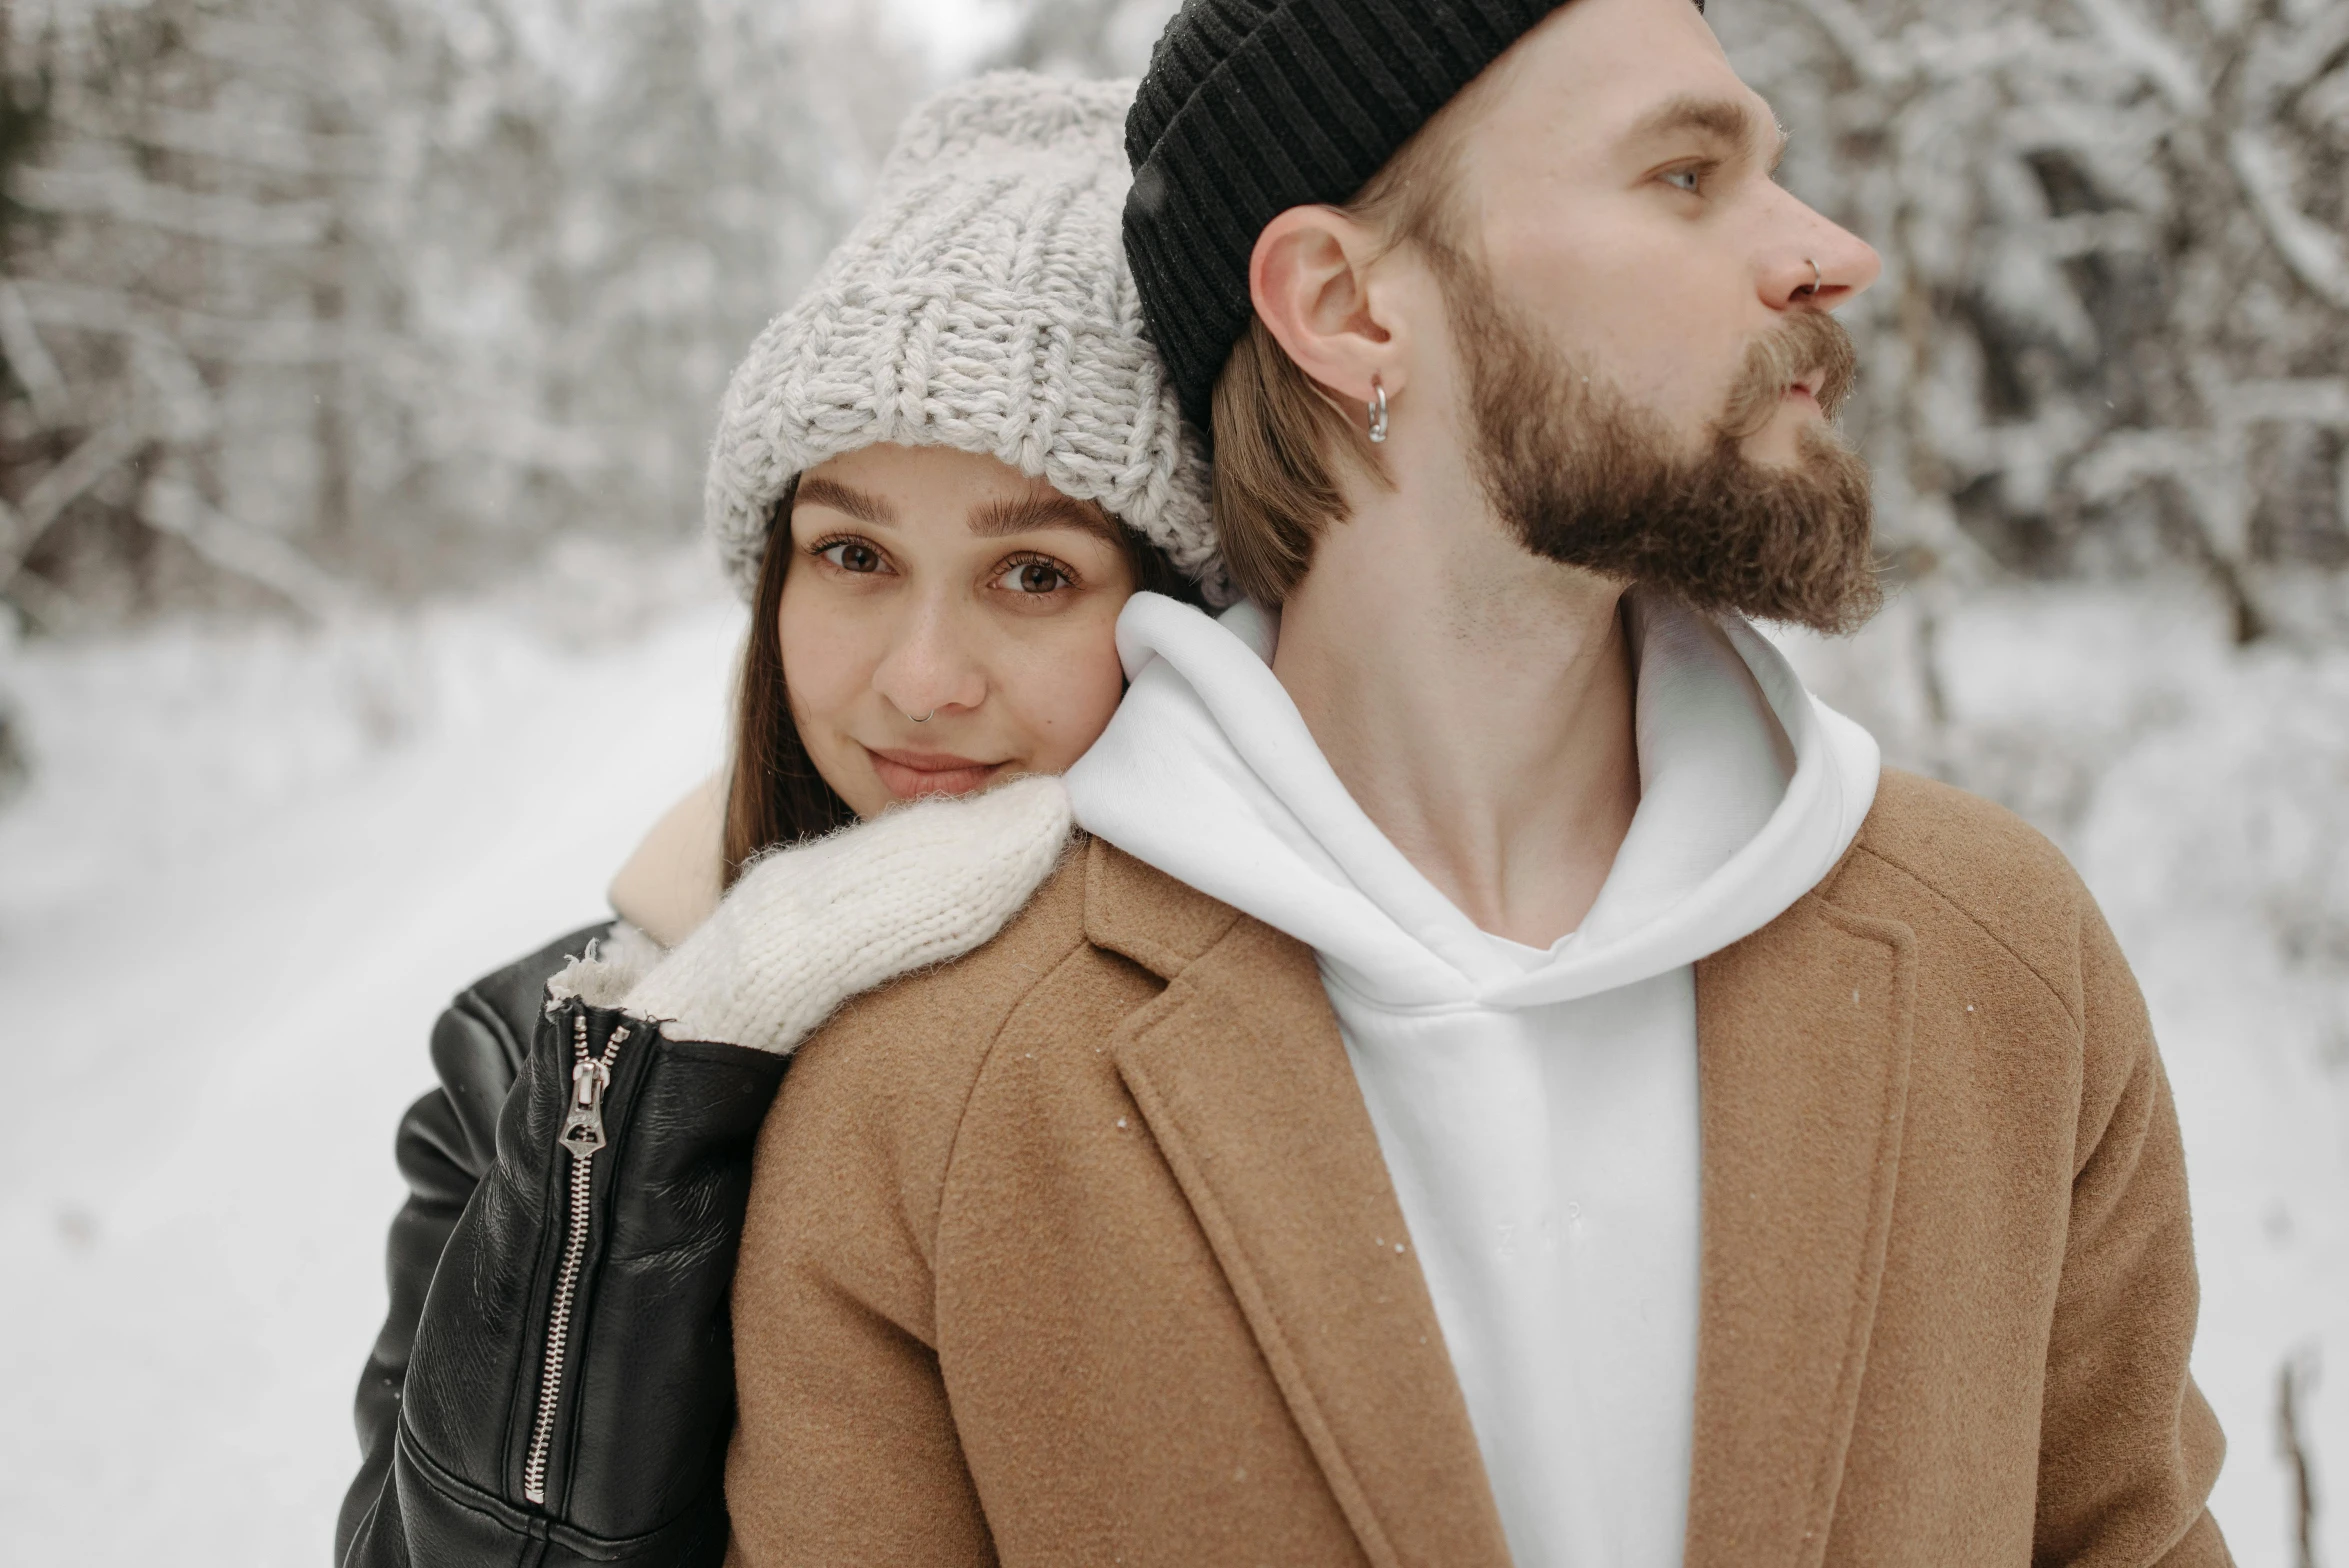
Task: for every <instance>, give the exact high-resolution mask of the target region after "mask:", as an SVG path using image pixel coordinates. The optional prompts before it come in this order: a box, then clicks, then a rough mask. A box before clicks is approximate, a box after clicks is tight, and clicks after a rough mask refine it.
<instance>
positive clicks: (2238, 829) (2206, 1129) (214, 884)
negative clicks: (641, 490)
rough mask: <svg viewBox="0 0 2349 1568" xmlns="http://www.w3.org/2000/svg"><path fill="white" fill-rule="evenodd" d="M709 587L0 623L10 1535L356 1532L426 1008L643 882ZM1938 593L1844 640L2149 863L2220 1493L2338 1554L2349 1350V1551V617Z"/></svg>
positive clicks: (2146, 938) (2092, 840) (705, 667)
mask: <svg viewBox="0 0 2349 1568" xmlns="http://www.w3.org/2000/svg"><path fill="white" fill-rule="evenodd" d="M707 575H708V574H707V573H706V569H705V568H704V567H703V566H702V565H701V563H700V562H699V561H698V560H680V561H678V562H675V563H668V562H655V563H615V562H613V561H610V560H606V559H598V558H596V557H594V556H592V555H589V554H574V555H573V556H571V557H568V558H565V559H562V560H558V562H557V563H556V565H555V567H554V568H553V569H552V570H550V572H549V573H548V574H547V576H546V577H545V578H544V579H543V580H541V581H538V582H536V583H533V584H531V585H528V586H526V587H524V588H520V589H516V590H512V591H509V592H506V593H504V594H501V595H499V596H497V597H494V598H488V599H484V600H481V601H479V602H474V603H468V604H462V605H443V606H437V607H433V608H429V609H425V610H421V611H416V612H411V613H405V614H400V615H389V614H386V615H382V616H378V617H374V618H370V619H366V620H362V621H358V622H354V623H353V624H350V625H347V626H340V627H336V628H333V629H331V630H327V631H317V632H300V631H294V630H289V629H282V628H254V629H249V630H236V631H223V630H220V629H210V630H201V629H192V628H185V627H179V628H165V629H160V630H155V631H150V632H146V633H142V634H140V635H138V636H136V637H133V638H129V639H125V640H122V641H117V642H109V643H101V644H95V645H87V646H79V647H75V648H71V649H58V648H55V647H50V646H41V647H31V648H23V649H18V650H15V651H14V652H13V653H10V652H5V651H0V689H5V690H6V691H7V692H8V693H10V694H11V695H12V696H13V698H14V700H15V701H16V703H17V705H18V706H19V709H20V713H21V717H22V719H23V721H24V723H25V726H26V728H27V730H28V732H29V736H28V738H29V741H30V744H31V747H32V749H33V750H34V752H35V760H36V765H37V768H38V773H37V775H36V782H35V784H34V786H33V789H32V790H31V792H30V793H29V794H27V795H26V796H25V797H24V798H22V799H20V800H19V801H18V802H17V803H16V804H15V805H14V806H12V807H9V808H7V809H6V810H4V811H0V1004H4V1006H0V1017H5V1018H6V1020H7V1023H8V1025H9V1027H8V1030H7V1033H6V1036H5V1038H4V1039H0V1073H4V1074H5V1083H6V1084H7V1101H8V1108H9V1110H10V1112H11V1114H10V1116H9V1118H8V1135H7V1137H6V1138H5V1139H0V1257H5V1258H6V1259H7V1260H8V1261H7V1265H6V1267H5V1268H4V1269H0V1409H4V1411H5V1419H4V1420H0V1521H5V1522H4V1523H0V1560H4V1561H7V1562H10V1563H24V1564H28V1565H42V1568H47V1565H53V1564H55V1565H63V1564H74V1565H91V1568H106V1565H113V1564H131V1563H142V1564H143V1563H149V1562H171V1563H175V1564H182V1565H188V1568H202V1565H208V1564H214V1563H218V1564H223V1565H226V1564H235V1565H237V1568H273V1565H277V1564H287V1565H299V1564H315V1563H320V1562H323V1561H324V1560H325V1559H326V1557H327V1555H328V1547H327V1541H328V1536H329V1533H330V1531H331V1529H332V1519H333V1512H334V1507H335V1504H336V1502H337V1501H338V1498H339V1495H340V1491H341V1488H342V1486H343V1485H344V1483H345V1481H346V1480H347V1478H348V1476H349V1474H350V1471H351V1468H352V1465H353V1463H354V1462H355V1459H356V1451H355V1447H354V1444H353V1440H352V1437H351V1428H350V1417H349V1404H350V1395H351V1390H352V1385H353V1381H354V1379H355V1377H356V1374H357V1370H358V1366H359V1362H360V1359H361V1358H362V1357H363V1356H364V1354H365V1352H366V1348H367V1345H368V1342H369V1340H370V1338H371V1336H372V1335H373V1333H374V1330H375V1328H376V1325H377V1322H378V1319H379V1317H380V1314H381V1311H382V1285H381V1273H380V1271H381V1246H382V1239H383V1227H384V1222H385V1221H386V1220H387V1219H388V1217H389V1215H390V1213H391V1210H392V1208H393V1207H394V1206H395V1205H396V1204H397V1202H398V1200H399V1187H398V1183H397V1179H396V1176H395V1174H394V1172H393V1170H392V1166H391V1160H390V1137H391V1130H392V1126H393V1123H394V1121H395V1119H396V1118H397V1116H398V1114H399V1112H400V1110H401V1109H402V1108H403V1107H404V1106H405V1104H406V1103H407V1101H408V1100H409V1099H410V1098H412V1097H413V1096H414V1095H415V1094H416V1093H418V1092H420V1091H421V1090H422V1089H423V1088H424V1087H425V1086H426V1084H427V1082H428V1079H429V1066H428V1064H427V1062H426V1059H425V1053H424V1039H425V1032H426V1030H427V1028H428V1027H429V1025H430V1023H431V1020H432V1017H433V1015H434V1013H435V1011H436V1010H437V1009H438V1007H439V1006H440V1005H441V1003H442V1002H443V1000H444V999H445V998H446V996H447V995H448V994H449V992H451V991H452V990H453V989H455V988H456V987H457V986H458V985H460V984H462V983H463V982H464V981H465V980H467V979H469V978H470V977H471V976H472V975H474V974H476V973H478V972H479V971H481V970H483V969H485V968H487V967H489V966H491V965H493V964H495V963H497V962H499V961H501V960H502V959H504V958H505V957H507V956H510V955H512V954H514V953H518V952H521V951H523V950H525V949H526V948H528V947H530V946H533V945H535V944H537V943H538V942H540V941H543V940H544V939H545V938H547V937H548V936H551V935H553V934H555V933H557V932H559V931H562V930H566V929H568V928H570V927H571V926H573V925H576V924H579V923H583V922H585V921H587V920H589V919H592V918H595V917H596V916H597V915H598V913H599V912H600V910H601V908H602V901H601V888H602V885H603V883H604V881H605V879H606V878H607V877H608V876H609V875H610V873H611V871H612V870H613V869H614V868H615V867H616V866H617V864H618V863H619V860H620V859H621V857H622V856H623V855H624V854H625V853H626V850H627V848H628V847H629V845H630V844H631V843H633V841H634V838H635V836H636V834H637V833H638V832H639V831H640V830H641V829H642V828H643V827H644V826H645V825H646V824H647V823H648V822H649V821H650V820H651V819H652V817H653V816H654V815H655V814H656V813H657V812H658V811H659V809H660V808H661V807H662V806H663V805H665V804H666V803H667V802H668V800H670V799H671V798H672V797H673V796H674V795H676V794H677V793H679V792H681V791H682V790H684V789H685V788H686V787H687V786H688V785H689V784H690V783H691V782H692V781H693V780H694V779H695V778H697V777H698V776H700V775H701V774H703V773H704V772H706V771H707V770H708V769H709V768H710V767H711V766H713V765H714V764H715V762H716V760H717V758H718V756H719V753H720V730H721V724H722V710H723V693H724V688H725V683H726V676H727V664H728V660H729V658H730V656H731V652H732V647H733V643H734V639H735V637H736V636H737V634H738V630H739V626H740V617H739V611H737V610H735V609H734V608H733V607H732V606H731V605H730V604H728V603H726V602H724V601H722V600H719V599H717V598H715V597H714V596H713V595H712V593H711V592H710V590H708V589H707V588H702V587H697V586H695V585H696V584H700V583H703V582H706V580H707ZM1930 620H1931V627H1930V632H1929V635H1928V634H1927V633H1926V632H1925V631H1924V630H1923V629H1922V618H1921V614H1920V607H1919V606H1918V605H1917V604H1915V603H1913V602H1911V603H1903V604H1900V605H1896V606H1895V608H1894V610H1893V611H1891V612H1890V613H1888V614H1887V615H1886V616H1885V617H1884V618H1883V619H1882V620H1881V621H1880V622H1879V623H1878V625H1877V626H1876V627H1875V628H1873V629H1872V630H1871V631H1870V632H1869V633H1867V634H1865V635H1864V636H1863V638H1862V639H1860V641H1859V642H1858V643H1856V644H1849V645H1825V646H1822V645H1812V644H1803V645H1799V646H1798V647H1797V656H1798V658H1799V659H1800V660H1801V662H1802V663H1803V664H1804V665H1805V667H1806V669H1807V670H1809V671H1810V672H1811V674H1812V677H1813V679H1814V680H1815V681H1816V682H1817V683H1818V684H1819V685H1820V687H1821V688H1822V689H1823V690H1825V691H1827V692H1829V693H1830V695H1831V697H1832V698H1833V699H1834V700H1838V701H1840V702H1841V703H1842V704H1843V705H1844V706H1846V707H1847V708H1848V709H1849V710H1851V711H1853V712H1855V713H1856V714H1858V715H1859V716H1861V717H1862V718H1864V719H1865V720H1867V721H1868V722H1869V723H1870V724H1871V725H1872V726H1873V727H1875V728H1876V729H1877V730H1878V732H1879V734H1881V735H1882V736H1884V737H1885V739H1886V742H1887V749H1888V751H1889V752H1890V753H1891V754H1892V755H1893V756H1894V757H1895V758H1896V759H1907V760H1912V761H1929V762H1931V761H1938V763H1939V765H1940V766H1942V767H1943V768H1944V769H1946V770H1948V771H1950V772H1951V773H1952V774H1953V775H1954V776H1957V777H1960V778H1961V779H1962V780H1964V781H1966V782H1969V783H1971V784H1973V785H1974V786H1975V787H1977V788H1982V789H1985V790H1987V791H1989V792H1991V793H1994V794H1997V795H1999V796H2000V797H2001V798H2004V799H2007V800H2009V801H2010V802H2014V803H2017V804H2019V805H2020V806H2022V807H2023V808H2024V809H2026V810H2027V811H2028V812H2029V813H2030V814H2031V815H2032V816H2033V817H2034V819H2035V820H2037V821H2039V822H2040V823H2041V824H2042V825H2043V826H2045V827H2046V828H2047V829H2048V830H2049V831H2050V832H2052V833H2053V834H2055V836H2056V837H2057V838H2058V839H2059V841H2061V842H2062V843H2063V844H2064V845H2065V847H2066V848H2067V849H2069V850H2070V851H2071V852H2072V854H2073V855H2074V857H2075V859H2076V860H2077V861H2078V862H2079V863H2080V865H2081V866H2082V868H2083V870H2084V872H2085V873H2086V875H2087V877H2088V879H2089V881H2090V883H2091V884H2092V885H2093V886H2094V887H2095V888H2096V890H2097V892H2098V894H2099V896H2100V897H2101V898H2102V899H2103V900H2104V902H2105V904H2106V907H2107V909H2108V911H2109V913H2110V915H2111V917H2112V920H2113V924H2114V926H2115V928H2116V929H2117V930H2118V931H2119V933H2120V935H2121V939H2122V941H2123V943H2124V945H2125V946H2126V947H2127V949H2128V951H2129V953H2130V955H2131V957H2132V959H2133V960H2134V961H2135V963H2136V965H2137V968H2138V971H2139V974H2140V976H2141V978H2142V979H2143V981H2144V983H2145V987H2146V990H2147V993H2148V995H2149V998H2150V999H2151V1002H2152V1006H2153V1011H2154V1016H2155V1020H2156V1023H2157V1025H2158V1026H2159V1027H2160V1030H2161V1033H2162V1038H2163V1041H2164V1046H2165V1049H2166V1051H2167V1053H2168V1059H2169V1063H2170V1068H2171V1074H2172V1078H2173V1081H2174V1082H2175V1084H2176V1087H2177V1092H2178V1099H2179V1105H2180V1111H2181V1115H2182V1117H2183V1119H2184V1122H2185V1127H2186V1137H2187V1143H2188V1153H2189V1158H2190V1160H2191V1163H2192V1174H2193V1180H2194V1183H2195V1192H2196V1200H2197V1221H2198V1231H2199V1237H2200V1245H2201V1250H2202V1256H2203V1276H2204V1287H2205V1298H2204V1300H2205V1305H2204V1315H2203V1328H2202V1339H2201V1344H2200V1351H2199V1355H2198V1358H2197V1370H2198V1372H2199V1373H2200V1375H2201V1377H2202V1379H2203V1385H2204V1387H2205V1389H2206V1390H2207V1391H2208V1392H2209V1393H2210V1395H2211V1397H2212V1399H2213V1401H2214V1402H2215V1403H2216V1404H2217V1406H2218V1408H2219V1411H2220V1414H2221V1416H2222V1418H2223V1419H2224V1420H2225V1422H2226V1424H2227V1427H2228V1431H2229V1435H2230V1438H2231V1440H2232V1443H2233V1452H2232V1454H2231V1457H2230V1459H2229V1461H2228V1466H2227V1470H2226V1473H2225V1475H2224V1476H2223V1478H2222V1479H2221V1481H2220V1485H2219V1497H2218V1509H2219V1517H2220V1519H2221V1522H2222V1523H2223V1524H2224V1525H2225V1526H2226V1528H2227V1531H2228V1533H2229V1535H2230V1537H2231V1539H2232V1540H2233V1542H2234V1546H2235V1550H2236V1553H2237V1556H2238V1559H2239V1560H2240V1561H2241V1562H2242V1563H2244V1564H2245V1565H2246V1568H2291V1564H2292V1558H2291V1555H2290V1551H2289V1546H2288V1543H2287V1539H2286V1517H2287V1503H2288V1493H2287V1483H2286V1478H2285V1471H2284V1469H2283V1467H2282V1464H2281V1463H2280V1461H2279V1459H2278V1457H2277V1449H2276V1442H2275V1437H2274V1433H2275V1409H2276V1403H2275V1396H2276V1380H2277V1375H2278V1370H2279V1367H2280V1365H2281V1363H2282V1362H2283V1360H2284V1358H2285V1357H2286V1356H2287V1355H2289V1354H2292V1353H2295V1352H2297V1351H2300V1350H2302V1349H2314V1350H2315V1351H2317V1352H2318V1353H2319V1354H2321V1355H2322V1356H2325V1357H2327V1358H2329V1361H2330V1378H2329V1380H2328V1381H2320V1382H2319V1383H2318V1384H2317V1386H2316V1389H2315V1394H2314V1400H2313V1405H2312V1408H2311V1411H2310V1419H2309V1420H2308V1422H2307V1424H2306V1425H2307V1435H2308V1439H2309V1442H2310V1444H2311V1446H2312V1447H2313V1449H2314V1452H2315V1455H2316V1458H2317V1461H2318V1464H2319V1466H2320V1475H2319V1480H2320V1486H2322V1487H2323V1488H2324V1489H2325V1492H2326V1494H2327V1497H2328V1499H2329V1500H2330V1501H2332V1502H2333V1503H2334V1505H2335V1506H2334V1507H2333V1508H2332V1509H2331V1510H2330V1512H2329V1513H2328V1515H2327V1517H2326V1530H2327V1534H2328V1537H2329V1541H2330V1546H2331V1556H2332V1560H2333V1561H2335V1562H2344V1561H2349V1525H2345V1524H2344V1522H2343V1519H2344V1516H2345V1515H2349V652H2343V651H2340V650H2335V651H2333V652H2330V653H2326V654H2321V655H2317V654H2301V653H2293V652H2290V651H2281V650H2262V651H2259V652H2257V653H2255V654H2253V655H2251V656H2241V655H2238V654H2236V653H2235V652H2234V651H2233V650H2232V649H2230V648H2228V647H2227V646H2226V645H2225V644H2224V641H2223V639H2222V637H2221V635H2220V628H2219V626H2218V624H2217V622H2216V619H2215V617H2213V616H2212V615H2211V614H2210V613H2208V611H2207V610H2206V609H2204V608H2203V607H2202V606H2201V605H2200V604H2199V603H2198V602H2197V601H2196V600H2195V599H2194V598H2193V597H2192V596H2191V595H2190V594H2186V593H2183V592H2181V593H2176V594H2164V593H2148V592H2137V593H2133V594H2123V593H2117V592H2111V591H2092V590H2080V589H2073V590H2063V591H2020V590H2016V591H2003V592H1999V593H1995V594H1987V595H1984V596H1981V597H1978V598H1976V599H1974V600H1972V601H1970V602H1967V603H1963V604H1957V605H1951V606H1944V607H1941V608H1940V610H1939V612H1938V613H1937V614H1935V615H1933V616H1932V617H1930ZM1928 644H1929V645H1930V646H1931V647H1932V649H1933V650H1934V652H1933V659H1932V663H1933V667H1934V668H1935V670H1937V671H1938V680H1939V684H1940V688H1941V697H1940V701H1941V705H1942V708H1943V713H1944V718H1943V720H1942V722H1941V723H1940V724H1939V725H1938V726H1936V725H1935V724H1933V723H1931V722H1929V721H1928V718H1927V712H1928V709H1927V706H1926V703H1927V698H1926V697H1925V695H1924V694H1925V691H1926V683H1925V682H1923V681H1922V680H1921V679H1920V678H1919V674H1918V671H1919V670H1920V668H1921V666H1920V663H1919V659H1920V650H1921V649H1922V648H1924V647H1926V646H1927V645H1928Z"/></svg>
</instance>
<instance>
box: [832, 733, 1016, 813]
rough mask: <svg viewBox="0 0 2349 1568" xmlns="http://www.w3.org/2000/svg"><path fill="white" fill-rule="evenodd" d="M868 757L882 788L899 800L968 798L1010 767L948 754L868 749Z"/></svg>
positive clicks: (883, 748) (882, 748) (877, 747)
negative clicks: (958, 796)
mask: <svg viewBox="0 0 2349 1568" xmlns="http://www.w3.org/2000/svg"><path fill="white" fill-rule="evenodd" d="M865 754H866V755H867V756H869V757H871V758H872V759H873V772H874V773H875V774H876V775H877V776H878V777H879V778H880V780H881V787H882V788H883V789H885V790H887V791H888V792H889V793H890V794H892V795H895V796H896V797H897V798H898V799H899V800H912V799H914V798H915V797H916V796H920V795H968V794H969V793H970V792H971V791H973V790H976V789H985V788H986V787H987V786H988V785H989V784H990V783H992V782H993V781H994V778H995V775H996V774H998V773H1000V772H1002V771H1003V769H1004V768H1005V767H1006V766H1007V764H1005V763H1001V762H980V761H978V760H977V759H976V758H972V757H958V756H955V755H954V754H953V753H952V752H945V751H893V750H890V749H888V748H885V747H880V746H867V747H865Z"/></svg>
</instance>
